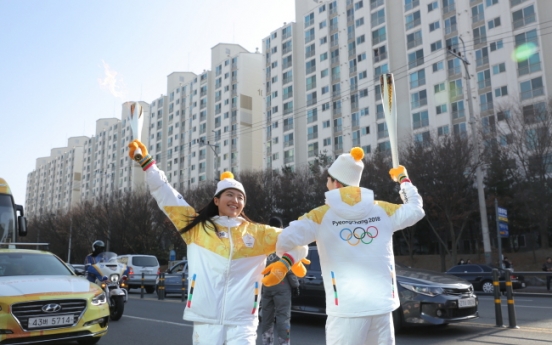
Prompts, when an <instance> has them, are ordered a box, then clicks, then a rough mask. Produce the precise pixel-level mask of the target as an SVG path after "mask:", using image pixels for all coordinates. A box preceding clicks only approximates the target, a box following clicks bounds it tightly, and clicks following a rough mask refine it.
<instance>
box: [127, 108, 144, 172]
mask: <svg viewBox="0 0 552 345" xmlns="http://www.w3.org/2000/svg"><path fill="white" fill-rule="evenodd" d="M143 115H144V112H143V109H142V106H141V105H140V103H138V102H130V116H129V119H130V129H131V130H132V139H133V140H134V139H138V140H140V136H141V134H142V126H143V124H144V116H143ZM142 158H144V156H143V154H142V150H140V148H139V147H137V148H136V151H134V160H136V161H139V160H141V159H142Z"/></svg>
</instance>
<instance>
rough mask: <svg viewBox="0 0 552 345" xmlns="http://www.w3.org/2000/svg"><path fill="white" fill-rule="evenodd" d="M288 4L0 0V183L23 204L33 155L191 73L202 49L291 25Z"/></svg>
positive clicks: (251, 39) (200, 64)
mask: <svg viewBox="0 0 552 345" xmlns="http://www.w3.org/2000/svg"><path fill="white" fill-rule="evenodd" d="M294 3H295V2H294V0H273V1H269V0H179V1H178V0H155V1H152V0H147V1H146V0H117V1H113V0H94V1H92V0H88V1H84V0H82V1H74V0H1V1H0V61H1V63H0V76H1V81H0V104H2V115H1V121H0V123H1V125H0V147H1V148H2V149H3V154H2V157H1V158H2V159H1V161H2V163H1V164H0V177H3V178H4V179H6V180H7V182H8V184H9V185H10V187H11V189H12V192H13V194H14V198H15V200H16V203H19V204H23V203H24V202H25V188H26V181H27V174H28V173H30V172H32V171H33V170H34V169H35V166H36V159H37V158H39V157H47V156H49V155H50V150H51V149H52V148H57V147H65V146H66V145H67V139H68V138H69V137H73V136H81V135H85V136H89V137H91V136H92V135H94V133H95V126H96V120H97V119H100V118H105V117H116V118H120V117H121V104H122V103H124V102H126V101H131V100H143V101H146V102H151V101H152V100H153V99H155V98H157V97H159V95H161V94H164V93H165V92H166V76H167V75H169V74H170V73H172V72H175V71H190V72H195V73H198V74H199V73H201V72H202V71H203V70H204V69H209V68H210V66H211V61H210V53H211V48H212V47H213V46H215V45H216V44H218V43H236V44H240V45H241V46H243V47H244V48H246V49H248V50H249V51H251V52H254V51H255V49H256V48H257V47H258V48H259V50H262V47H261V44H262V39H263V38H264V37H266V36H268V35H269V34H270V32H272V31H274V30H276V29H278V28H280V27H281V26H282V25H283V23H284V22H288V23H289V22H292V21H294V20H295V7H294V6H295V5H294Z"/></svg>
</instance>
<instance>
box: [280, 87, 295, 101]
mask: <svg viewBox="0 0 552 345" xmlns="http://www.w3.org/2000/svg"><path fill="white" fill-rule="evenodd" d="M282 91H283V92H282V94H283V96H282V97H283V99H284V100H286V99H288V98H290V97H293V85H290V86H287V87H284V89H283V90H282Z"/></svg>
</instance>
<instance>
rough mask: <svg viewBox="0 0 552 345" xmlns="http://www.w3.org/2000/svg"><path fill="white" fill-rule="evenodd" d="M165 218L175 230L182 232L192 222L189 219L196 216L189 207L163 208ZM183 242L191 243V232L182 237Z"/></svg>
mask: <svg viewBox="0 0 552 345" xmlns="http://www.w3.org/2000/svg"><path fill="white" fill-rule="evenodd" d="M165 212H166V213H167V216H168V217H169V219H170V220H171V222H172V223H173V224H174V226H175V227H176V229H177V230H179V231H180V230H182V229H184V227H185V226H186V225H188V223H189V222H190V221H191V220H192V218H191V217H193V216H195V215H196V212H195V210H194V208H193V207H191V206H165ZM182 238H183V239H184V242H186V243H190V242H191V231H188V232H187V233H185V234H183V235H182Z"/></svg>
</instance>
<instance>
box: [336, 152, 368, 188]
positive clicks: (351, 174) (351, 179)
mask: <svg viewBox="0 0 552 345" xmlns="http://www.w3.org/2000/svg"><path fill="white" fill-rule="evenodd" d="M362 158H364V150H362V149H361V148H360V147H353V148H352V149H351V153H344V154H341V155H339V157H337V159H336V160H335V161H334V162H333V164H332V165H331V166H330V168H329V169H328V173H329V174H330V176H331V177H333V178H334V179H336V180H338V181H339V182H341V183H343V184H346V185H347V186H355V187H358V186H359V185H360V176H361V175H362V170H363V169H364V163H363V162H362Z"/></svg>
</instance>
